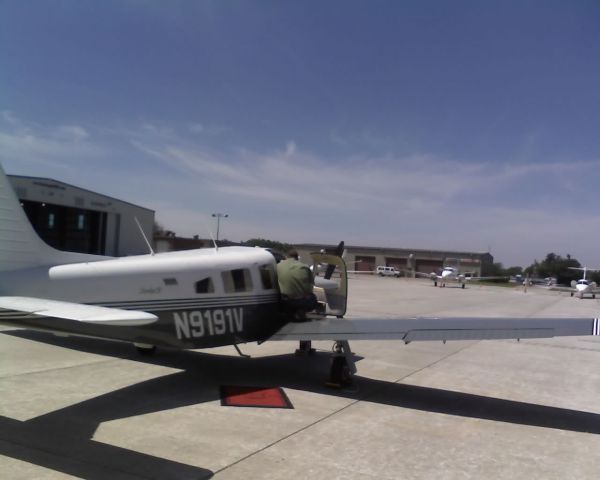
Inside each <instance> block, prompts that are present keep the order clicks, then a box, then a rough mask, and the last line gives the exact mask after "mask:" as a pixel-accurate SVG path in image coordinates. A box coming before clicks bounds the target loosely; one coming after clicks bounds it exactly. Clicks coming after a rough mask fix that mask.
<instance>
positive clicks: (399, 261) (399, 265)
mask: <svg viewBox="0 0 600 480" xmlns="http://www.w3.org/2000/svg"><path fill="white" fill-rule="evenodd" d="M385 265H386V267H396V269H397V270H400V271H402V270H406V258H397V257H385Z"/></svg>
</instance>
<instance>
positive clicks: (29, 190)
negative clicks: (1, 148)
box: [8, 175, 154, 257]
mask: <svg viewBox="0 0 600 480" xmlns="http://www.w3.org/2000/svg"><path fill="white" fill-rule="evenodd" d="M8 180H9V181H10V183H11V184H12V187H13V189H14V190H15V193H16V194H17V197H18V198H19V200H20V202H21V205H22V207H23V210H25V213H26V214H27V217H28V218H29V221H30V222H31V224H32V225H33V228H34V229H35V231H36V232H37V233H38V235H39V236H40V237H41V238H42V239H43V240H44V241H45V242H46V243H48V244H49V245H51V246H52V247H54V248H57V249H59V250H66V251H71V252H80V253H92V254H96V255H109V256H115V257H118V256H125V255H138V254H143V253H148V247H147V245H146V242H145V240H144V238H143V236H142V234H141V232H140V230H139V228H138V226H137V224H136V221H135V219H136V218H137V220H138V221H139V223H140V225H141V228H142V230H143V231H144V233H145V235H146V237H147V238H148V240H149V241H152V231H153V228H154V211H153V210H149V209H147V208H144V207H140V206H138V205H133V204H131V203H128V202H124V201H122V200H117V199H116V198H112V197H108V196H106V195H102V194H100V193H95V192H92V191H89V190H85V189H83V188H79V187H75V186H73V185H69V184H66V183H63V182H59V181H57V180H52V179H49V178H38V177H25V176H19V175H8Z"/></svg>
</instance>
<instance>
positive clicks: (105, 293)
mask: <svg viewBox="0 0 600 480" xmlns="http://www.w3.org/2000/svg"><path fill="white" fill-rule="evenodd" d="M313 261H314V264H315V265H318V264H319V263H328V264H330V265H334V266H335V267H336V268H337V269H338V273H339V275H336V279H335V280H334V279H332V278H329V279H328V278H324V277H320V276H319V277H317V278H316V282H315V283H316V286H315V293H316V294H317V296H318V298H319V300H320V302H321V306H322V308H321V309H320V310H319V313H314V314H312V315H311V316H310V318H309V321H307V322H303V323H293V322H290V317H289V316H288V315H286V314H284V313H282V309H281V305H280V295H279V291H278V287H277V279H276V274H275V272H276V270H275V265H276V262H275V258H274V257H273V255H272V254H271V253H269V252H268V251H267V250H265V249H262V248H251V247H226V248H221V249H218V250H217V249H202V250H188V251H181V252H167V253H159V254H153V253H151V254H148V255H139V256H132V257H125V258H109V257H101V256H94V255H84V254H77V253H69V252H62V251H58V250H55V249H54V248H52V247H50V246H48V245H47V244H46V243H44V242H43V241H42V240H41V239H40V238H39V237H38V235H37V234H36V233H35V231H34V230H33V228H32V226H31V224H30V223H29V221H28V219H27V217H26V216H25V213H24V211H23V209H22V208H21V206H20V204H19V202H18V200H17V197H16V195H15V193H14V191H13V190H12V188H11V186H10V184H9V183H8V180H7V178H6V175H5V174H4V172H3V171H2V169H1V168H0V323H1V324H4V325H9V326H14V327H19V328H26V329H34V330H41V331H47V332H53V333H54V334H56V335H60V336H69V335H81V336H87V337H98V338H103V339H111V340H120V341H124V342H129V343H131V344H133V345H135V346H136V347H137V348H138V350H140V352H142V353H152V352H153V351H154V349H155V347H157V346H158V347H167V348H174V349H197V348H207V347H216V346H223V345H233V346H234V347H235V348H236V349H238V352H239V348H238V345H239V344H241V343H244V342H254V341H257V342H263V341H266V340H299V341H304V342H305V343H306V342H310V341H311V340H332V341H334V342H335V348H334V358H333V361H332V362H331V364H332V365H331V372H330V383H331V384H332V385H336V386H339V385H342V384H343V383H346V382H348V381H350V379H351V376H352V374H354V373H355V372H356V367H355V365H354V362H353V356H352V354H351V351H350V346H349V343H348V342H349V340H400V341H402V342H404V343H405V344H408V343H410V342H415V341H430V340H442V341H444V342H445V341H446V340H465V339H468V340H474V339H507V338H516V339H520V338H548V337H555V336H573V335H575V336H579V335H600V322H599V319H598V318H565V317H563V318H555V317H552V318H473V317H455V318H424V317H398V318H392V319H390V318H373V317H371V318H352V319H345V318H343V316H344V314H345V313H346V298H347V276H346V268H345V263H344V261H343V260H342V258H341V257H339V256H336V255H330V254H324V253H317V254H314V255H313ZM315 271H316V270H315ZM240 353H241V352H240Z"/></svg>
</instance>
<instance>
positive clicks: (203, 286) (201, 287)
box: [196, 277, 215, 293]
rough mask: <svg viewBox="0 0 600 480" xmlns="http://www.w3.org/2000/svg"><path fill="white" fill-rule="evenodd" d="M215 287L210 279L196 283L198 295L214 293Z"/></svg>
mask: <svg viewBox="0 0 600 480" xmlns="http://www.w3.org/2000/svg"><path fill="white" fill-rule="evenodd" d="M214 291H215V287H214V285H213V281H212V279H211V278H210V277H207V278H205V279H203V280H200V281H198V282H196V293H214Z"/></svg>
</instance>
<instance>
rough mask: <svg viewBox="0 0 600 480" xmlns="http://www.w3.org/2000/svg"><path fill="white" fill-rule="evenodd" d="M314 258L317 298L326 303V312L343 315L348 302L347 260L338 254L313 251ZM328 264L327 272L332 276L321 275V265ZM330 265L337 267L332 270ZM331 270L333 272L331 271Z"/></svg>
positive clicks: (338, 315) (337, 315)
mask: <svg viewBox="0 0 600 480" xmlns="http://www.w3.org/2000/svg"><path fill="white" fill-rule="evenodd" d="M310 256H311V257H312V259H313V269H312V271H313V272H314V274H315V287H314V293H315V295H316V296H317V300H318V301H319V302H321V303H322V304H324V305H325V313H326V314H327V315H334V316H336V317H343V316H344V314H345V313H346V303H347V299H348V274H347V270H346V262H344V259H343V258H342V257H340V256H337V255H331V254H328V253H320V252H317V253H311V254H310ZM322 265H328V267H327V273H329V277H330V278H326V277H327V274H326V275H325V276H319V271H320V268H319V267H320V266H322ZM330 267H335V270H333V271H332V270H331V268H330ZM330 272H331V273H330Z"/></svg>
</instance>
